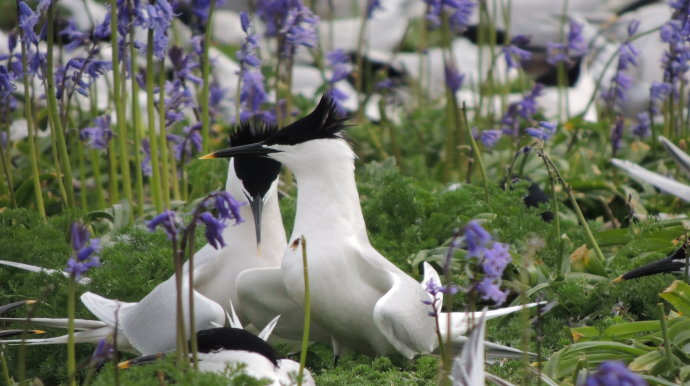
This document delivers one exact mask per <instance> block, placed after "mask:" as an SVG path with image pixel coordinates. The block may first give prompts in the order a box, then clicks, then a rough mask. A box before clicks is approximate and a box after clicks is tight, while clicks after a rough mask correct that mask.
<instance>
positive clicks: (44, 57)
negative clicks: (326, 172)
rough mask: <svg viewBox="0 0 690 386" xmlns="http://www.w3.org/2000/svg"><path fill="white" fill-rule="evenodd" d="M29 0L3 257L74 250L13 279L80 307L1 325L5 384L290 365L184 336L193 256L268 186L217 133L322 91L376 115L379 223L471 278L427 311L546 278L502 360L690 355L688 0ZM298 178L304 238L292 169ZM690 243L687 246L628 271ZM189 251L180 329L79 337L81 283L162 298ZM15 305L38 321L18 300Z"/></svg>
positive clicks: (577, 375)
mask: <svg viewBox="0 0 690 386" xmlns="http://www.w3.org/2000/svg"><path fill="white" fill-rule="evenodd" d="M6 3H7V4H5V3H3V4H0V10H2V12H1V13H2V15H1V16H0V30H1V32H2V33H1V34H0V41H2V44H0V126H1V127H2V132H1V134H2V146H1V147H0V155H1V156H2V157H1V160H0V161H1V162H2V170H1V171H0V174H1V175H2V178H0V251H2V253H0V259H2V260H4V261H8V262H13V263H23V264H30V265H34V266H37V267H43V268H47V269H51V270H58V271H64V272H65V274H64V275H63V273H62V272H54V273H46V272H30V271H25V270H22V269H19V268H17V267H10V266H5V265H0V306H1V305H4V304H9V303H14V302H21V301H24V300H29V299H31V300H36V301H37V302H35V303H33V304H28V305H25V306H20V307H17V308H14V309H12V310H10V311H8V312H6V313H4V314H2V315H1V316H2V317H8V318H25V317H27V316H31V317H33V318H67V319H66V320H69V322H65V323H66V324H65V325H64V327H66V329H65V328H59V327H45V328H43V327H41V328H43V330H45V335H44V336H46V337H54V336H60V335H63V334H65V333H67V336H68V337H69V338H68V339H66V342H62V343H60V344H52V345H36V346H32V345H25V344H17V343H18V342H17V341H11V342H10V341H8V342H6V343H3V341H2V340H0V358H1V359H2V360H1V361H0V367H1V369H2V379H3V382H5V383H7V384H8V385H14V384H15V383H19V384H40V383H38V382H42V383H43V384H46V385H58V384H69V385H74V384H95V385H117V384H123V385H124V384H126V385H150V384H154V383H159V384H167V383H170V384H180V385H215V384H218V385H224V384H229V383H231V384H233V385H235V384H236V385H255V384H256V385H259V384H267V382H266V381H265V380H263V381H262V380H257V379H254V378H252V377H250V376H249V375H247V374H246V368H245V367H243V366H242V365H239V366H237V365H232V364H231V365H229V366H228V368H227V369H226V371H225V373H224V374H212V373H205V372H203V371H198V363H197V360H196V359H195V358H197V355H198V348H197V342H196V340H195V335H194V334H192V336H191V339H190V341H189V345H188V343H187V339H186V337H185V332H184V331H185V324H187V327H190V328H192V329H195V328H196V327H199V326H196V327H195V326H189V322H190V320H187V321H185V319H186V318H185V316H184V312H185V311H183V309H184V308H185V307H189V306H185V307H183V303H184V302H185V301H187V300H183V297H184V296H190V297H191V296H192V295H191V294H190V292H189V291H188V290H186V292H185V290H183V286H184V285H187V284H186V283H183V282H182V279H181V278H182V277H185V278H188V277H189V275H186V276H185V275H183V271H184V270H185V269H186V268H184V269H183V264H184V263H185V261H187V264H190V263H193V260H189V258H190V257H191V256H193V255H194V252H197V251H199V250H201V249H202V248H203V247H204V245H205V244H207V243H209V245H211V246H213V248H215V249H219V248H222V247H223V246H225V248H226V250H227V249H232V248H233V247H234V246H233V245H227V246H226V245H225V244H226V241H227V240H226V239H224V237H223V236H222V234H223V233H222V231H223V229H224V228H226V227H235V226H238V227H241V226H249V225H246V224H245V225H242V224H241V222H242V221H243V220H247V219H246V218H245V219H242V218H241V216H240V212H241V210H242V206H243V205H247V204H245V203H244V202H245V201H247V202H250V201H251V202H253V199H252V197H253V196H251V194H249V193H248V190H247V189H244V190H242V192H243V194H244V195H245V197H242V195H241V194H235V195H234V196H233V194H231V193H230V192H226V191H225V190H226V179H228V178H229V177H228V169H229V168H230V177H232V175H233V174H236V175H238V176H239V174H240V173H239V172H237V170H238V169H233V168H235V166H231V164H229V163H228V162H227V161H226V160H222V159H216V160H199V159H197V158H199V157H200V156H203V155H205V154H208V153H211V152H213V151H218V150H222V149H225V148H227V147H229V146H231V145H232V146H237V145H238V144H240V143H238V142H237V141H238V137H237V136H235V137H234V138H235V143H232V141H228V136H229V135H231V134H233V133H237V132H238V131H239V129H238V127H239V124H240V122H244V124H246V125H248V126H246V127H248V128H249V127H251V128H252V129H253V130H256V129H257V128H261V127H263V126H264V125H275V126H277V127H278V128H283V127H286V126H288V125H290V124H292V123H295V122H298V120H299V119H300V118H302V117H304V116H305V115H307V114H309V113H310V112H311V111H312V110H314V109H315V108H316V106H317V104H318V103H319V100H320V99H321V97H322V95H324V96H325V98H330V100H332V101H333V103H334V105H335V107H336V108H337V110H338V113H339V114H340V115H342V116H343V117H347V118H348V121H347V124H349V125H351V127H348V128H347V129H346V133H347V137H348V141H350V144H351V146H352V147H353V149H354V151H355V153H356V154H357V156H358V158H357V159H356V160H355V170H356V172H355V177H356V183H357V190H358V193H359V198H360V201H361V207H362V212H363V217H364V220H365V223H366V226H367V229H366V231H367V234H368V237H369V240H370V242H371V244H372V246H373V247H374V248H375V249H376V250H377V251H379V252H380V253H381V254H382V255H383V256H384V257H385V258H387V259H388V260H390V261H391V262H392V263H393V264H394V265H395V266H396V267H397V268H399V269H400V270H402V271H403V272H404V273H406V274H408V275H410V276H411V277H413V278H414V279H415V280H416V281H422V280H423V279H424V278H425V275H424V274H425V272H424V270H425V267H427V266H428V267H431V268H433V269H434V270H435V271H437V272H438V273H439V275H440V276H441V278H442V279H439V280H440V281H441V282H440V283H433V282H432V285H426V286H425V287H424V288H425V289H426V291H427V292H429V294H430V295H431V296H432V298H430V299H437V298H436V296H437V295H439V294H441V293H444V294H445V295H446V297H445V299H446V301H445V302H444V303H443V304H442V305H441V304H436V300H434V301H433V302H432V301H428V302H429V303H430V304H429V305H430V306H431V307H433V308H430V309H432V310H433V311H430V316H429V318H436V320H437V321H438V318H440V317H441V316H439V315H441V314H440V311H441V310H443V311H455V312H476V311H479V310H481V309H482V308H483V307H489V308H490V309H496V308H500V307H506V306H520V305H526V304H527V303H530V302H542V303H541V305H539V306H538V307H536V308H533V309H525V310H521V311H520V312H516V313H514V314H511V315H507V316H502V317H500V318H497V319H493V320H490V321H489V322H488V324H487V329H486V340H487V341H488V342H493V343H497V344H501V345H505V346H509V347H512V348H516V349H520V350H523V351H525V352H529V353H534V356H529V355H524V356H523V357H522V358H521V359H510V360H498V361H489V362H488V363H487V364H486V371H487V372H489V373H491V374H494V375H496V376H498V377H500V378H502V379H503V382H508V383H502V384H511V383H512V384H515V385H537V384H549V385H554V384H556V385H588V386H589V385H607V386H612V385H619V384H620V385H623V384H634V385H642V384H645V383H646V384H650V385H669V384H684V383H686V382H688V381H690V333H689V332H688V331H689V330H690V320H687V317H688V316H687V315H688V314H690V287H688V284H686V283H685V282H686V281H688V280H690V279H687V278H686V277H687V273H686V272H687V271H686V272H685V273H682V272H681V271H682V269H680V268H679V267H680V266H681V265H683V263H682V261H683V259H684V261H685V265H684V266H685V267H686V268H685V269H686V270H687V256H686V254H687V252H686V250H687V247H686V245H687V242H688V241H687V230H686V226H687V225H686V222H685V221H684V218H685V214H686V213H687V211H688V209H689V208H690V206H689V205H688V202H690V188H688V187H687V186H686V185H685V183H686V182H688V181H687V179H688V177H690V171H689V170H690V168H689V167H688V165H690V158H688V156H687V154H686V150H687V141H688V132H689V128H690V113H688V111H690V110H689V109H688V102H689V101H690V96H688V89H687V87H686V85H687V79H686V78H685V73H686V72H687V70H688V68H690V67H689V66H688V65H687V59H688V57H690V56H688V52H690V43H688V36H689V35H690V28H688V25H687V20H688V12H690V4H688V2H686V1H674V2H671V3H670V4H666V3H663V2H658V3H657V2H649V3H651V4H646V2H645V4H640V2H631V3H635V4H634V5H633V4H627V5H629V6H628V7H627V8H626V7H621V8H620V9H613V8H606V6H610V7H614V5H612V3H613V2H607V1H603V2H602V7H604V8H602V9H598V10H599V11H601V12H602V13H604V12H611V11H612V10H613V11H615V12H617V13H618V18H617V19H616V21H613V22H611V23H604V24H600V23H598V22H595V21H593V20H590V19H591V14H592V13H591V12H590V11H592V10H591V9H586V7H585V8H582V7H583V6H582V5H580V2H578V1H576V0H570V1H568V0H564V1H563V2H562V4H558V8H557V10H553V12H552V11H550V10H548V9H547V8H548V7H550V6H553V4H555V3H558V2H553V1H550V2H547V3H544V4H543V5H542V6H543V7H544V10H543V13H544V14H550V15H551V16H550V21H551V23H543V25H542V27H543V28H546V29H545V30H539V29H533V30H532V29H529V28H528V29H527V30H526V31H522V30H520V28H525V27H524V25H522V26H521V25H520V24H519V23H517V20H522V19H520V17H522V18H523V19H524V13H522V14H521V13H520V12H521V10H522V12H525V8H524V4H523V3H522V2H520V1H517V0H516V1H511V0H507V1H505V0H503V1H493V2H489V1H485V0H477V1H475V0H455V1H435V0H424V1H421V0H420V1H418V2H392V1H391V2H386V1H378V0H368V1H360V2H358V3H357V4H356V5H354V6H352V5H351V4H349V2H348V4H347V5H343V4H340V3H339V2H337V1H329V2H323V3H324V4H321V3H322V2H319V1H311V2H309V1H299V0H289V1H268V0H258V1H251V2H249V3H250V4H249V5H247V6H246V7H243V6H241V5H236V4H229V3H228V4H224V2H223V1H221V0H181V1H179V2H176V1H168V0H155V1H151V2H145V1H138V0H108V1H101V0H95V1H91V0H84V1H77V2H69V1H66V0H39V1H31V0H27V1H20V0H17V1H16V2H15V1H8V2H6ZM77 3H78V4H77ZM413 3H414V4H413ZM417 3H418V4H417ZM604 5H606V6H604ZM527 12H536V13H537V14H538V13H539V12H537V11H535V10H534V9H531V10H530V9H528V10H527ZM654 12H656V13H654ZM583 14H587V15H588V16H589V17H583V16H582V15H583ZM652 14H655V15H656V14H663V18H662V19H658V18H657V19H654V17H652ZM553 15H556V16H553ZM512 19H514V20H513V22H514V25H515V26H516V27H514V28H511V25H513V24H511V20H512ZM610 20H613V19H610ZM388 22H390V23H389V24H386V23H388ZM534 24H535V25H536V24H538V23H534ZM549 25H550V27H549ZM398 27H403V28H398ZM219 28H220V29H221V30H222V33H219V32H218V31H217V30H218V29H219ZM549 28H551V29H549ZM384 29H385V30H386V31H388V32H389V33H388V34H385V35H386V36H388V37H395V39H389V40H391V41H392V40H395V41H394V42H392V43H391V41H388V40H386V41H382V39H381V38H382V37H383V35H384V34H381V33H379V32H378V31H381V30H384ZM397 29H400V31H399V33H398V32H396V30H397ZM384 40H385V39H384ZM5 42H6V43H7V44H6V45H5ZM114 47H116V48H117V49H113V48H114ZM539 60H541V62H539ZM535 68H542V69H545V70H543V71H541V72H540V71H536V70H535ZM642 68H653V69H654V70H649V71H647V72H645V71H642V70H640V69H642ZM539 72H540V73H539ZM650 74H652V75H653V76H652V75H650ZM583 90H584V91H583ZM585 91H586V92H585ZM252 133H255V132H252ZM252 135H254V134H252ZM243 140H244V139H243ZM333 140H335V139H333ZM240 141H242V140H240ZM253 142H256V141H250V142H246V143H241V144H242V145H247V144H250V143H253ZM294 142H295V139H290V141H288V143H287V145H288V146H293V145H295V144H296V143H294ZM232 165H235V164H232ZM315 166H318V165H315ZM650 170H651V171H654V172H650ZM276 172H277V171H276ZM261 174H262V173H260V172H257V171H256V170H255V169H252V174H251V175H250V176H249V177H246V174H244V175H242V177H241V178H249V179H252V178H253V179H257V180H258V179H259V178H260V175H261ZM245 182H246V181H245ZM269 182H270V181H269ZM268 185H270V184H268ZM228 186H230V184H228ZM246 186H248V185H244V186H243V188H246ZM274 193H275V194H277V195H279V197H280V200H279V206H280V213H281V215H282V222H283V225H284V229H285V232H286V236H287V237H288V240H290V237H291V234H292V229H293V225H294V223H295V216H296V214H297V213H298V210H299V209H298V205H297V196H298V195H299V184H298V183H296V180H295V178H294V176H293V174H292V172H291V171H290V170H289V169H288V168H286V167H283V168H282V169H281V171H280V182H279V184H278V185H277V190H276V191H275V192H274ZM248 194H249V195H248ZM262 194H266V192H263V193H262ZM250 205H252V211H255V210H256V209H255V206H253V205H255V204H250ZM266 205H268V204H266ZM245 209H246V208H245ZM252 213H255V212H252ZM259 213H261V212H259ZM259 216H261V215H260V214H259ZM245 217H246V216H245ZM306 240H307V241H306V242H309V240H310V239H309V235H306ZM473 240H474V241H473ZM257 241H258V240H257ZM264 241H265V240H264ZM290 241H292V240H290ZM312 241H313V240H312ZM304 243H305V241H304V239H302V248H305V250H306V246H304ZM299 245H300V244H299V243H297V244H293V245H292V248H293V249H294V250H297V248H299ZM253 247H254V246H253V245H252V248H253ZM305 254H306V252H305ZM671 255H672V256H674V257H675V259H676V260H674V261H675V262H674V263H669V264H674V267H676V268H675V270H669V269H665V270H661V271H663V272H662V273H660V274H656V275H649V276H643V277H639V278H635V279H631V280H622V279H623V278H625V277H622V275H624V274H625V273H627V272H629V271H631V270H633V269H635V268H639V267H643V266H645V265H646V264H649V263H652V262H654V261H657V260H660V259H663V258H664V257H665V256H671ZM304 259H305V260H306V259H307V257H306V255H305V257H304ZM670 271H674V272H675V273H676V275H675V276H674V275H673V274H671V273H669V272H670ZM678 274H680V276H679V275H678ZM173 275H174V277H175V278H177V279H179V280H176V281H175V293H176V296H177V298H176V299H174V300H171V301H170V305H169V309H171V310H172V309H174V312H175V315H176V316H175V317H176V322H175V323H174V324H175V325H176V327H177V330H176V337H177V338H176V346H175V348H176V351H175V354H174V355H173V354H171V355H168V357H167V358H165V359H161V360H160V361H158V362H157V363H155V364H152V365H148V366H132V368H129V369H118V367H117V364H118V362H120V361H125V360H129V359H133V358H135V357H136V355H134V354H133V353H132V352H126V351H118V350H115V348H114V347H113V346H114V345H115V344H114V342H115V341H116V340H117V334H120V333H124V332H122V331H121V329H118V327H119V324H118V323H120V322H121V321H120V320H118V319H117V317H116V318H115V319H116V320H115V328H114V330H116V331H118V333H117V334H116V333H109V334H106V335H107V336H104V337H103V339H102V340H101V339H98V340H97V341H94V342H91V344H83V343H80V344H75V343H74V332H75V331H74V330H75V328H74V325H73V322H72V320H73V319H74V318H77V319H90V320H95V316H94V315H93V314H92V313H91V312H90V311H89V310H88V309H87V307H86V306H85V305H84V304H82V303H81V302H79V301H78V299H79V298H80V296H81V295H82V294H84V293H86V292H87V291H88V292H92V293H94V294H98V295H100V296H103V297H105V298H107V299H117V300H119V301H123V302H139V301H141V300H142V299H143V298H144V297H145V296H146V295H148V294H150V293H151V292H152V291H153V290H154V289H155V288H157V287H158V286H159V285H161V283H164V282H166V280H168V279H169V278H170V277H171V276H173ZM193 276H196V275H193ZM305 276H306V275H305ZM617 278H619V279H617ZM81 279H87V280H86V282H84V281H82V280H81ZM193 280H196V279H193ZM192 284H193V283H192V282H191V281H190V285H188V286H187V287H186V288H190V287H193V285H192ZM434 284H435V286H434ZM312 290H313V289H312ZM187 302H188V301H187ZM185 304H188V303H185ZM197 306H198V307H201V305H199V304H197ZM437 306H438V307H441V308H436V307H437ZM219 307H220V306H219ZM307 315H309V313H307ZM473 320H474V319H473ZM10 329H17V330H18V331H19V332H22V331H23V330H27V329H28V325H27V324H26V323H23V322H18V321H14V322H4V321H0V331H1V330H10ZM111 329H112V328H111ZM436 332H437V333H438V334H439V335H440V334H441V333H442V331H439V330H438V328H437V331H436ZM0 336H2V335H0ZM18 337H19V338H20V339H22V338H25V337H26V336H25V332H23V333H21V334H20V335H18ZM15 338H16V337H15ZM28 338H35V336H33V335H32V336H29V337H28ZM120 338H122V337H120ZM304 344H306V338H305V342H304ZM275 347H276V349H277V350H278V351H279V353H280V354H281V355H282V356H284V357H288V358H291V359H293V360H295V361H298V362H301V365H302V366H306V368H307V369H308V370H309V371H310V372H311V375H312V376H313V377H314V380H315V382H316V384H318V385H373V384H375V385H390V384H396V385H407V384H416V385H430V384H444V385H447V384H454V385H464V384H466V382H465V383H463V382H464V381H462V380H461V379H462V378H461V377H460V376H458V375H457V372H455V373H454V372H453V371H452V369H451V365H452V363H453V360H454V357H455V356H456V355H457V354H458V353H457V352H456V353H452V354H451V347H450V345H448V344H446V345H442V346H441V347H440V348H439V350H438V351H437V352H435V353H434V354H433V355H429V354H427V353H424V354H421V355H416V356H415V357H414V358H413V359H408V358H405V357H404V356H402V355H400V354H393V355H388V356H377V357H370V356H366V355H364V354H362V353H358V352H352V353H348V354H347V355H345V356H342V357H340V358H339V360H338V364H337V366H334V361H333V358H334V348H333V346H332V345H331V344H327V343H315V344H313V345H311V346H309V348H308V349H307V350H302V353H300V352H299V351H300V350H299V349H295V347H292V346H288V345H287V344H284V343H278V344H276V345H275ZM302 347H306V346H302ZM94 350H95V352H94ZM454 375H456V376H455V377H454ZM297 377H298V378H299V377H300V376H297ZM607 377H608V378H607ZM612 377H613V378H615V379H613V378H612ZM481 379H482V381H481V382H483V379H484V378H483V377H482V378H481ZM612 379H613V380H612ZM39 380H40V381H39ZM294 380H295V384H301V382H302V380H298V379H297V378H295V379H294ZM30 382H33V383H30ZM499 382H500V381H499ZM625 382H629V383H625ZM268 383H270V382H268ZM469 384H474V383H469Z"/></svg>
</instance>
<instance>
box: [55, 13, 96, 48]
mask: <svg viewBox="0 0 690 386" xmlns="http://www.w3.org/2000/svg"><path fill="white" fill-rule="evenodd" d="M60 36H64V37H65V38H66V39H67V40H68V41H69V43H68V44H66V45H65V50H66V51H67V52H72V51H73V50H74V49H76V48H77V47H81V46H82V45H83V44H84V43H86V42H88V41H89V40H90V37H89V34H87V33H84V32H81V31H79V30H78V29H77V25H76V24H75V23H74V19H73V18H70V19H69V20H68V21H67V26H66V27H65V28H64V29H63V30H62V31H60Z"/></svg>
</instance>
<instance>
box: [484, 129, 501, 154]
mask: <svg viewBox="0 0 690 386" xmlns="http://www.w3.org/2000/svg"><path fill="white" fill-rule="evenodd" d="M502 136H503V132H502V131H501V130H484V131H482V134H481V135H480V136H479V140H480V141H482V144H484V147H486V148H487V149H493V148H494V147H495V146H496V143H497V142H498V140H499V139H501V137H502Z"/></svg>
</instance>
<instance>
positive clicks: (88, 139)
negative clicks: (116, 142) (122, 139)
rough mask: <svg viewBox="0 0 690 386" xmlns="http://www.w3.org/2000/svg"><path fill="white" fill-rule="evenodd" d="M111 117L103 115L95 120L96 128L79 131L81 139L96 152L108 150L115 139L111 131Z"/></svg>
mask: <svg viewBox="0 0 690 386" xmlns="http://www.w3.org/2000/svg"><path fill="white" fill-rule="evenodd" d="M110 119H111V118H110V115H108V114H106V115H102V116H100V117H97V118H95V119H94V120H93V122H94V123H95V124H96V126H93V127H87V128H84V129H81V130H80V131H79V139H80V140H82V141H83V142H84V143H86V145H87V146H89V147H91V148H92V149H94V150H101V149H107V148H108V142H110V140H111V139H112V137H113V132H112V131H111V129H110Z"/></svg>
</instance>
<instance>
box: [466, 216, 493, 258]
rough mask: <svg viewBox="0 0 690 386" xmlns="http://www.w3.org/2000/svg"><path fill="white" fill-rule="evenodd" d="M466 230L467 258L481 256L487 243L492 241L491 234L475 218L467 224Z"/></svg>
mask: <svg viewBox="0 0 690 386" xmlns="http://www.w3.org/2000/svg"><path fill="white" fill-rule="evenodd" d="M464 232H465V242H466V243H467V252H468V253H467V258H468V259H469V258H470V257H478V256H481V253H482V252H484V250H485V249H486V248H485V245H486V243H488V242H489V241H491V234H489V232H487V231H486V229H484V227H482V226H481V224H479V223H478V222H477V221H475V220H472V221H470V222H469V223H467V225H465V228H464Z"/></svg>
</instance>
